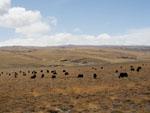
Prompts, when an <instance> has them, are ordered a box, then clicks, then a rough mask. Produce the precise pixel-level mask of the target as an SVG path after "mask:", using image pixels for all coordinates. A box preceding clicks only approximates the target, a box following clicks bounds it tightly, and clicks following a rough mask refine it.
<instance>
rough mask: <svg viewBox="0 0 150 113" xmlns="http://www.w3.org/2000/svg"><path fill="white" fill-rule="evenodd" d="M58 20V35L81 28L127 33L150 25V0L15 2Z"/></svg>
mask: <svg viewBox="0 0 150 113" xmlns="http://www.w3.org/2000/svg"><path fill="white" fill-rule="evenodd" d="M13 5H14V6H22V7H26V8H27V9H32V10H39V11H41V13H42V14H43V15H44V16H55V17H56V18H57V19H58V26H57V32H72V31H73V29H74V28H76V27H78V28H80V29H81V30H82V32H83V33H85V34H99V33H104V32H107V33H110V34H118V33H124V32H126V31H128V30H129V29H135V28H145V27H149V26H150V0H13Z"/></svg>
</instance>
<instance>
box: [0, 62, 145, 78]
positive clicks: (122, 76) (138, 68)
mask: <svg viewBox="0 0 150 113" xmlns="http://www.w3.org/2000/svg"><path fill="white" fill-rule="evenodd" d="M143 66H144V64H143ZM100 68H101V69H102V70H103V69H104V67H100ZM120 68H122V66H120ZM92 69H94V70H97V68H95V67H92ZM141 69H142V67H141V66H138V67H136V68H135V67H134V66H130V71H136V72H140V70H141ZM40 72H41V78H44V76H45V74H44V70H41V71H40ZM62 72H63V73H64V75H65V76H69V72H67V71H66V70H62ZM46 73H51V75H52V76H51V78H52V79H56V78H57V71H56V70H52V71H50V70H46ZM115 73H116V74H117V75H118V78H126V77H128V73H127V72H119V71H118V70H116V71H115ZM19 74H22V75H23V76H27V74H32V75H31V77H30V78H31V79H35V78H36V77H37V71H35V70H34V71H30V70H28V71H27V72H23V71H21V70H20V71H19V72H12V73H7V72H6V75H9V76H11V75H14V77H15V78H17V77H18V75H19ZM2 75H4V72H1V73H0V76H2ZM92 77H93V79H97V74H96V73H93V75H92ZM77 78H84V74H81V73H80V74H78V75H77Z"/></svg>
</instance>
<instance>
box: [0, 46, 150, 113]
mask: <svg viewBox="0 0 150 113" xmlns="http://www.w3.org/2000/svg"><path fill="white" fill-rule="evenodd" d="M131 65H132V66H133V67H134V68H135V71H131V70H130V66H131ZM138 66H141V67H142V69H141V70H140V71H139V72H137V71H136V69H137V67H138ZM102 67H103V68H102ZM34 70H35V71H37V74H36V78H35V79H31V76H32V75H33V74H32V73H31V72H32V71H34ZM41 70H43V72H41ZM47 70H49V71H50V72H49V73H48V72H47ZM52 70H56V72H57V75H56V78H52V75H53V74H52V73H51V71H52ZM63 70H66V71H67V72H68V73H69V75H64V72H63ZM116 70H118V73H115V71H116ZM20 71H21V72H20ZM28 71H30V72H28ZM14 72H17V74H18V75H17V76H16V77H15V74H14ZM23 72H24V73H25V74H26V75H24V76H23ZM121 72H127V74H128V77H125V78H118V76H119V74H120V73H121ZM94 73H95V74H97V78H96V79H94V78H93V74H94ZM42 74H44V77H43V78H41V75H42ZM78 74H83V75H84V77H83V78H78ZM0 113H150V47H94V46H93V47H92V46H91V47H88V46H62V47H44V48H38V47H3V48H0Z"/></svg>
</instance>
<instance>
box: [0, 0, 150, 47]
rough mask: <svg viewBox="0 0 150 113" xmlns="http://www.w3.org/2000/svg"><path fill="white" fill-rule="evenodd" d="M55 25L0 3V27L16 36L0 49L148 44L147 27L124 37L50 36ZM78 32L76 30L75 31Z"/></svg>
mask: <svg viewBox="0 0 150 113" xmlns="http://www.w3.org/2000/svg"><path fill="white" fill-rule="evenodd" d="M56 25H57V19H56V18H55V17H43V16H42V14H41V13H40V11H37V10H35V11H33V10H27V9H25V8H23V7H12V6H11V0H0V27H3V28H8V29H14V31H15V33H16V34H18V37H15V38H13V37H12V38H11V39H9V40H6V41H3V42H0V46H14V45H15V46H58V45H69V44H72V45H150V28H147V29H138V30H132V31H129V32H128V33H126V34H124V35H116V36H115V35H114V36H111V35H109V34H107V33H103V34H100V35H98V36H94V35H85V34H82V35H81V34H80V35H75V34H71V33H57V34H54V35H50V32H51V30H52V29H53V28H54V27H55V26H56ZM74 31H75V32H78V31H79V28H78V29H75V30H74Z"/></svg>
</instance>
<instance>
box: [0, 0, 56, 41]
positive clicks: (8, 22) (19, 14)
mask: <svg viewBox="0 0 150 113" xmlns="http://www.w3.org/2000/svg"><path fill="white" fill-rule="evenodd" d="M6 1H7V2H6V3H8V0H6ZM6 3H5V2H4V1H3V4H6ZM2 6H3V7H4V6H6V5H2ZM3 7H0V9H1V12H2V11H4V10H5V9H6V8H3ZM3 9H4V10H3ZM56 24H57V20H56V18H55V17H48V18H45V17H43V16H42V15H41V13H40V12H39V11H33V10H26V9H25V8H22V7H11V8H9V9H7V12H5V13H3V15H0V27H5V28H11V29H14V30H15V32H16V33H19V34H21V35H22V37H27V38H33V37H36V38H39V37H41V36H42V35H45V34H48V33H49V32H50V31H51V28H52V27H54V26H55V25H56Z"/></svg>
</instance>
